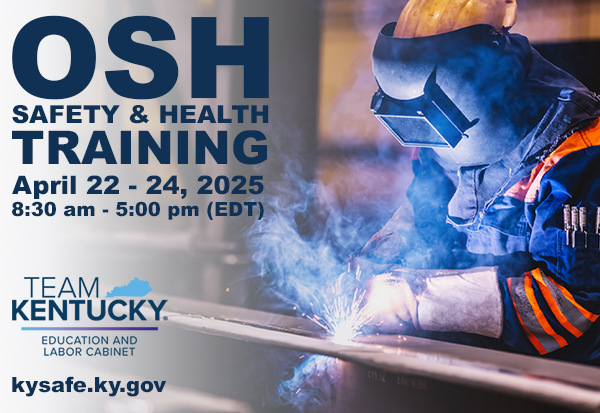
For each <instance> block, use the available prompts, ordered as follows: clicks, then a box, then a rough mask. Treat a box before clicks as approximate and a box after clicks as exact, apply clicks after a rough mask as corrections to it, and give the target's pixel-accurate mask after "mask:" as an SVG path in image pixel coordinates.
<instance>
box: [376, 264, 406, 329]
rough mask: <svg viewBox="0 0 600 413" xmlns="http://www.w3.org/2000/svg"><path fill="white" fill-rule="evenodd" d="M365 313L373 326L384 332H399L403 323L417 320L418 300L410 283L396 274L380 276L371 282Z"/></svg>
mask: <svg viewBox="0 0 600 413" xmlns="http://www.w3.org/2000/svg"><path fill="white" fill-rule="evenodd" d="M364 311H365V312H366V313H367V314H369V315H370V316H371V317H372V321H371V324H373V325H375V326H377V327H379V328H381V329H383V330H388V331H389V330H392V331H393V330H398V329H399V328H401V327H402V324H403V322H411V321H414V320H416V316H417V299H416V297H415V295H414V293H413V291H412V289H411V288H410V286H409V284H408V282H407V281H406V280H405V279H404V278H402V277H399V276H397V275H394V273H385V274H380V275H377V276H375V277H373V279H372V280H371V281H370V290H369V293H368V296H367V303H366V305H365V308H364Z"/></svg>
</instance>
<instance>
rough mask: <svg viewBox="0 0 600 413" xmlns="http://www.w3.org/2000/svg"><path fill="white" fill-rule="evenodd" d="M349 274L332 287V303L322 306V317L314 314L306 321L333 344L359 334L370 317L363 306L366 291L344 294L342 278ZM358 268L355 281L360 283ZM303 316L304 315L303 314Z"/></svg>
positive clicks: (346, 340) (343, 275) (344, 284)
mask: <svg viewBox="0 0 600 413" xmlns="http://www.w3.org/2000/svg"><path fill="white" fill-rule="evenodd" d="M346 274H350V266H349V267H348V271H347V272H345V273H342V274H341V275H340V276H339V277H338V280H337V282H336V283H335V285H334V286H333V287H332V293H333V297H334V298H333V302H332V303H327V304H324V305H323V313H322V317H321V316H319V315H317V314H315V315H313V316H308V319H309V320H311V321H313V322H314V323H316V324H317V325H319V326H320V327H321V328H323V329H324V330H325V331H326V332H327V333H329V334H330V335H331V336H332V337H333V338H332V341H333V342H334V343H346V342H348V341H350V340H352V338H354V337H356V336H357V335H359V334H361V331H360V329H361V328H362V327H363V326H364V325H366V324H368V323H369V322H370V321H371V319H372V315H371V314H370V312H368V311H366V310H365V307H364V305H363V302H364V299H365V295H366V293H367V292H366V291H365V290H361V289H360V288H357V287H353V288H354V289H353V291H352V290H351V291H352V292H351V293H349V294H348V293H346V290H347V288H345V286H346V283H344V277H345V276H346ZM360 276H361V270H360V266H358V268H357V269H356V272H355V276H354V277H355V279H356V280H357V281H360ZM303 315H304V314H303Z"/></svg>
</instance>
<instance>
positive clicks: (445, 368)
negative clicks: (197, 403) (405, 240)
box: [150, 293, 600, 413]
mask: <svg viewBox="0 0 600 413" xmlns="http://www.w3.org/2000/svg"><path fill="white" fill-rule="evenodd" d="M150 294H151V295H154V293H150ZM151 298H152V299H156V298H155V296H153V297H151ZM160 299H168V302H167V305H166V306H165V308H164V309H163V314H164V315H165V316H166V317H168V318H167V321H166V322H165V323H164V324H165V328H167V326H168V325H172V326H179V327H181V328H184V329H186V330H191V331H196V332H198V333H202V334H209V335H216V336H220V337H223V338H224V339H225V338H226V339H234V340H238V341H243V342H250V343H256V344H259V345H261V346H266V347H274V348H279V349H288V350H290V351H295V352H298V351H299V352H305V353H309V354H315V355H325V356H330V357H332V358H334V360H337V363H339V366H341V370H342V374H341V375H340V376H338V378H337V379H336V380H334V381H332V383H331V386H332V391H334V392H335V394H336V397H335V401H334V406H333V409H332V410H331V411H333V412H344V413H350V412H359V411H391V410H390V409H389V407H386V408H384V409H381V408H380V407H381V406H382V403H384V402H385V400H387V401H388V402H390V400H397V399H398V397H396V396H397V395H398V392H400V393H402V397H405V399H402V400H400V401H401V402H402V403H404V404H406V405H407V406H411V405H413V406H419V405H420V406H423V403H425V404H428V406H429V404H431V405H434V404H436V403H437V405H436V406H433V407H431V406H429V407H428V410H422V409H421V410H419V409H414V410H407V411H482V409H483V410H486V411H488V410H487V407H488V406H489V407H490V410H489V411H494V412H496V411H507V409H504V410H502V409H500V408H499V407H498V406H496V405H494V403H501V402H504V403H507V402H510V403H512V405H513V406H517V407H519V406H529V407H531V405H532V404H533V405H534V407H537V410H536V409H533V410H524V409H525V407H522V408H517V409H515V410H514V411H544V412H546V411H547V412H555V411H572V412H573V411H580V412H598V411H600V368H597V367H592V366H584V365H579V364H575V363H569V362H563V361H556V360H550V359H547V358H541V357H532V356H525V355H521V354H514V353H509V352H503V351H497V350H489V349H484V348H478V347H472V346H466V345H461V344H455V343H448V342H443V341H437V340H430V339H425V338H419V337H412V336H405V335H398V334H389V335H386V334H381V335H380V334H376V335H360V336H358V337H355V338H354V339H352V340H349V341H345V342H335V341H333V340H332V339H331V337H330V336H328V335H327V334H325V333H324V331H322V330H320V329H319V328H318V326H317V325H316V324H314V323H311V322H310V321H309V320H307V319H305V318H298V317H291V316H283V315H278V314H273V313H267V312H262V311H256V310H247V309H243V308H237V307H229V306H223V305H218V304H212V303H204V302H200V301H195V300H185V299H183V300H182V299H179V298H176V297H166V296H164V297H163V296H161V297H160ZM150 311H151V309H150ZM296 357H297V356H296ZM363 376H364V377H363ZM382 377H383V378H384V379H382ZM361 380H362V381H361ZM365 380H368V381H367V382H365ZM359 381H360V383H359ZM389 383H393V384H394V386H391V385H390V384H389ZM359 384H360V385H359ZM406 387H412V388H415V387H417V388H415V390H414V391H408V390H407V389H406ZM423 388H427V389H426V391H424V390H423ZM451 395H453V398H451V400H452V401H450V402H446V404H444V403H443V402H441V401H442V400H450V399H449V397H450V396H451ZM482 395H488V396H489V400H488V401H487V402H486V401H485V400H483V401H482V403H480V404H476V405H471V404H469V400H473V398H477V397H479V398H481V397H482ZM488 396H486V397H488ZM484 399H485V398H484ZM349 400H354V402H352V403H350V402H349ZM492 400H495V401H492ZM366 402H368V403H370V404H371V409H370V410H365V409H364V404H365V403H366ZM448 403H450V404H451V405H448ZM390 405H393V406H397V404H387V405H386V406H390ZM540 406H546V407H545V408H540ZM463 407H464V409H463ZM484 407H485V409H484ZM499 409H500V410H499ZM511 410H512V409H511ZM328 411H329V410H328ZM394 411H395V410H394Z"/></svg>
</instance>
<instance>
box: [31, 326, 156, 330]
mask: <svg viewBox="0 0 600 413" xmlns="http://www.w3.org/2000/svg"><path fill="white" fill-rule="evenodd" d="M21 330H22V331H26V330H29V331H44V330H47V331H48V330H54V331H60V330H67V331H143V330H146V331H156V330H158V327H21Z"/></svg>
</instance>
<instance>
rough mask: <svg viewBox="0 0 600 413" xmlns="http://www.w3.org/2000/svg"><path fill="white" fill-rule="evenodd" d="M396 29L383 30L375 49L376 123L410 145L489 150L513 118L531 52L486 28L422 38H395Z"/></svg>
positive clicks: (374, 108) (390, 27)
mask: <svg viewBox="0 0 600 413" xmlns="http://www.w3.org/2000/svg"><path fill="white" fill-rule="evenodd" d="M394 27H395V24H394V23H392V24H389V25H386V26H385V27H384V28H383V29H382V31H381V32H380V34H379V37H378V39H377V42H376V44H375V48H374V50H373V74H374V75H375V79H376V80H377V84H378V86H379V90H378V91H377V92H376V93H375V95H374V96H373V98H372V100H371V111H372V112H373V113H374V115H375V116H376V117H377V119H379V121H381V122H382V123H383V125H385V127H386V128H387V129H388V130H389V131H390V132H391V133H392V135H394V137H395V138H396V139H397V140H398V141H399V142H400V143H401V144H403V145H406V146H420V147H433V148H449V149H454V148H456V151H462V150H463V149H465V150H466V151H469V150H472V148H473V147H477V148H484V149H486V150H487V149H488V146H487V145H485V144H484V143H483V142H479V140H480V139H487V138H488V137H491V136H494V133H495V130H494V129H492V126H491V125H495V122H496V121H497V120H498V119H505V118H507V117H508V115H507V113H508V111H509V110H510V106H509V105H506V104H505V102H507V101H508V97H509V96H511V97H512V96H515V95H516V94H517V93H519V91H520V88H521V84H522V82H523V79H524V78H525V73H526V70H527V69H526V68H527V66H528V64H527V61H528V60H529V59H530V49H528V48H525V47H524V46H522V45H521V44H519V43H517V44H513V42H512V41H511V39H510V36H508V35H506V34H502V33H500V32H498V31H496V30H495V29H494V28H493V27H491V26H488V25H477V26H471V27H467V28H464V29H459V30H456V31H454V32H448V33H444V34H440V35H435V36H429V37H419V38H395V37H393V35H392V34H393V31H394ZM478 123H479V126H478V128H476V129H477V130H476V131H475V130H474V131H472V136H471V139H469V142H470V143H469V144H468V145H459V144H460V142H461V141H464V139H465V138H466V137H467V133H468V131H469V129H470V128H472V127H473V126H475V125H476V124H478ZM494 127H495V126H494ZM475 141H477V142H475ZM457 146H458V147H457ZM492 146H493V145H491V146H489V150H490V151H492ZM496 150H497V148H494V149H493V151H496ZM456 151H455V152H456Z"/></svg>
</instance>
